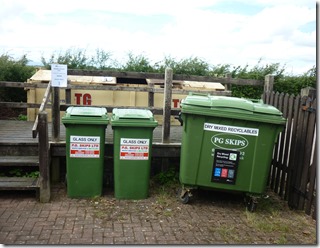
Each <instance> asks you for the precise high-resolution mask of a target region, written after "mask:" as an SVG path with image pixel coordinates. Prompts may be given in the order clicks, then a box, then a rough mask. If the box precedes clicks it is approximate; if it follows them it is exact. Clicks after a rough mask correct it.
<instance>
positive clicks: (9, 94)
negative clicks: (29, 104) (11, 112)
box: [0, 54, 35, 102]
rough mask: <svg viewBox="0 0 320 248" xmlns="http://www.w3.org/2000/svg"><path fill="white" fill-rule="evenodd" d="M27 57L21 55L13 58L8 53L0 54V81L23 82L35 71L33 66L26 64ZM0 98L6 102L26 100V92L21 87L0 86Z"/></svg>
mask: <svg viewBox="0 0 320 248" xmlns="http://www.w3.org/2000/svg"><path fill="white" fill-rule="evenodd" d="M27 63H28V59H27V56H26V55H23V56H22V57H21V58H20V59H18V60H15V59H13V58H12V57H10V56H9V55H8V54H2V55H0V81H11V82H25V81H27V79H28V78H30V77H31V76H32V74H34V72H35V68H33V67H32V66H28V65H27ZM0 100H1V101H6V102H12V101H15V102H20V101H21V102H26V101H27V94H26V92H25V91H24V89H22V88H9V87H7V88H0Z"/></svg>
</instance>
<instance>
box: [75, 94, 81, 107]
mask: <svg viewBox="0 0 320 248" xmlns="http://www.w3.org/2000/svg"><path fill="white" fill-rule="evenodd" d="M74 96H75V98H76V99H75V100H76V104H77V105H80V101H81V97H82V94H81V93H75V94H74Z"/></svg>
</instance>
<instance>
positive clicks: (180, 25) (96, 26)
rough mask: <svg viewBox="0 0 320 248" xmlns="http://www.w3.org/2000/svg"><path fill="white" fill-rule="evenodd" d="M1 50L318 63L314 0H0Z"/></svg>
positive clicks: (290, 69)
mask: <svg viewBox="0 0 320 248" xmlns="http://www.w3.org/2000/svg"><path fill="white" fill-rule="evenodd" d="M0 6H1V7H0V37H1V38H0V53H1V54H3V53H7V54H9V55H11V56H13V57H14V58H18V57H19V56H21V55H23V54H27V57H28V58H29V59H31V60H32V61H33V62H39V61H41V56H44V57H45V58H49V57H50V55H51V54H52V53H57V52H60V51H65V50H67V49H70V48H72V49H85V50H86V51H87V54H88V55H89V54H91V53H94V52H95V51H96V49H97V48H99V49H102V50H104V51H106V52H110V53H112V58H113V59H115V60H118V61H120V62H121V61H124V60H126V58H127V54H128V53H129V52H132V53H133V54H135V55H144V56H145V57H147V58H148V59H149V60H150V61H151V63H155V62H157V61H161V60H163V59H164V57H165V56H171V57H172V58H174V59H175V60H176V61H179V60H180V59H184V58H190V57H198V58H200V59H202V60H204V61H206V62H208V63H209V64H210V65H218V64H231V65H235V66H238V65H240V66H245V65H246V64H249V65H255V64H257V62H258V61H259V59H260V58H261V59H262V61H263V63H280V64H281V65H285V66H286V72H287V73H288V74H291V73H293V74H301V73H303V72H306V71H307V70H308V69H310V68H312V66H313V65H315V64H316V2H315V1H313V0H257V1H249V0H238V1H236V0H233V1H231V0H230V1H229V0H192V1H191V0H183V1H180V0H104V1H101V0H88V1H84V0H64V1H62V0H55V1H53V0H51V1H47V0H41V1H36V0H28V1H26V0H0Z"/></svg>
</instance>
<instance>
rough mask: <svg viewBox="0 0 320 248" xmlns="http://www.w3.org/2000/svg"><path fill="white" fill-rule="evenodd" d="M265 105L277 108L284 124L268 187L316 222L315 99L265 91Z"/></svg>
mask: <svg viewBox="0 0 320 248" xmlns="http://www.w3.org/2000/svg"><path fill="white" fill-rule="evenodd" d="M263 100H264V102H265V103H267V104H270V105H273V106H275V107H277V108H278V109H279V110H280V111H282V112H283V116H284V117H285V118H287V125H286V127H285V129H284V131H283V132H282V133H281V134H280V135H279V138H278V141H277V143H276V145H275V147H274V153H273V160H272V166H271V170H270V175H269V179H270V180H269V184H270V188H271V189H272V190H273V191H274V192H275V193H277V194H278V195H279V196H280V197H281V198H282V199H284V200H286V201H288V205H289V206H290V207H291V208H293V209H299V210H304V211H305V212H306V213H307V214H308V215H312V217H313V218H314V219H316V161H317V148H316V137H317V135H316V98H315V94H314V92H312V93H311V91H310V93H308V94H307V95H304V96H303V95H302V96H300V95H298V96H294V95H288V94H283V93H281V94H280V93H278V92H277V93H275V92H272V93H270V92H265V93H264V94H263Z"/></svg>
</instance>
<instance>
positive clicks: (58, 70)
mask: <svg viewBox="0 0 320 248" xmlns="http://www.w3.org/2000/svg"><path fill="white" fill-rule="evenodd" d="M67 75H68V66H67V65H60V64H51V85H52V87H67V85H68V80H67Z"/></svg>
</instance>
